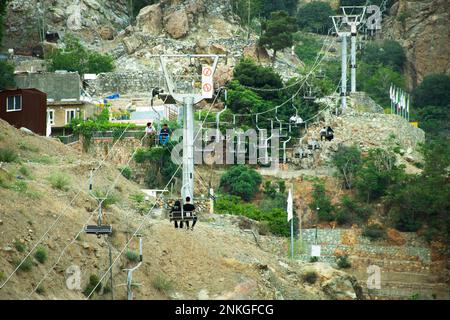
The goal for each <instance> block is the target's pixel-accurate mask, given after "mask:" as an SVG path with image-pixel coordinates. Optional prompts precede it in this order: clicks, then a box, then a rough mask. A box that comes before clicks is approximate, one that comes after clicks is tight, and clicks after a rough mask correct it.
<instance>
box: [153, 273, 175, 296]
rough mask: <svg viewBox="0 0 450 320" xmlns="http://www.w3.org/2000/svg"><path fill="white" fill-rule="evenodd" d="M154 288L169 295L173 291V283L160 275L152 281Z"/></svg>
mask: <svg viewBox="0 0 450 320" xmlns="http://www.w3.org/2000/svg"><path fill="white" fill-rule="evenodd" d="M152 286H153V288H155V289H156V290H158V291H159V292H161V293H163V294H166V295H167V294H169V293H170V292H171V291H172V290H173V283H172V281H170V280H169V279H167V278H166V277H165V276H164V275H162V274H158V275H157V276H156V277H155V278H153V280H152Z"/></svg>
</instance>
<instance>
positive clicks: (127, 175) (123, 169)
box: [119, 166, 133, 180]
mask: <svg viewBox="0 0 450 320" xmlns="http://www.w3.org/2000/svg"><path fill="white" fill-rule="evenodd" d="M119 170H120V172H121V173H122V175H123V176H124V177H125V178H126V179H128V180H131V177H132V175H133V172H132V171H131V168H130V167H128V166H123V167H121V168H120V169H119Z"/></svg>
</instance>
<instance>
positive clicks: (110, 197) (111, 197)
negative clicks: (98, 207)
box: [93, 189, 119, 209]
mask: <svg viewBox="0 0 450 320" xmlns="http://www.w3.org/2000/svg"><path fill="white" fill-rule="evenodd" d="M93 194H94V196H95V197H96V198H98V199H104V200H103V202H102V208H104V209H107V208H109V207H110V206H111V205H113V204H116V203H117V202H119V196H118V195H117V194H116V193H114V192H111V191H108V190H103V191H101V190H98V189H96V190H94V191H93Z"/></svg>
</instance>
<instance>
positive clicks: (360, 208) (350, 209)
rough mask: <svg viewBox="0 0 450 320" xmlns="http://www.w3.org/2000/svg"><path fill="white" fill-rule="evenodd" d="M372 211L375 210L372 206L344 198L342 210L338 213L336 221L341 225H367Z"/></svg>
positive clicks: (347, 197) (341, 205)
mask: <svg viewBox="0 0 450 320" xmlns="http://www.w3.org/2000/svg"><path fill="white" fill-rule="evenodd" d="M372 211H373V209H372V207H371V206H370V205H366V204H363V203H360V202H358V201H357V200H355V199H353V198H351V197H349V196H343V197H342V199H341V203H340V208H339V209H338V210H337V212H336V221H337V222H338V223H339V224H345V223H349V222H354V223H365V222H367V219H368V218H369V217H370V215H371V214H372Z"/></svg>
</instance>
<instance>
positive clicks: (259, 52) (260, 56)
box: [243, 45, 270, 62]
mask: <svg viewBox="0 0 450 320" xmlns="http://www.w3.org/2000/svg"><path fill="white" fill-rule="evenodd" d="M243 55H244V57H245V58H251V59H253V60H255V61H258V62H270V56H269V54H268V53H267V50H266V49H265V48H264V47H261V46H258V45H251V46H248V47H246V48H245V49H244V52H243Z"/></svg>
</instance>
